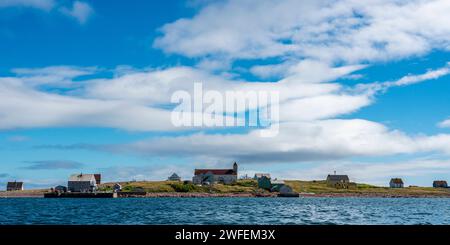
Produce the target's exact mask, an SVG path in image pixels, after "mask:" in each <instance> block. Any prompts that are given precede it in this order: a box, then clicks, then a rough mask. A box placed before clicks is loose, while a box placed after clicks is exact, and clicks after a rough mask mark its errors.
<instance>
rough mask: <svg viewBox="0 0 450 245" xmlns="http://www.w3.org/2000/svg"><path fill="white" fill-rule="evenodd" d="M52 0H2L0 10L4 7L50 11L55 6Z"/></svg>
mask: <svg viewBox="0 0 450 245" xmlns="http://www.w3.org/2000/svg"><path fill="white" fill-rule="evenodd" d="M55 4H56V3H55V1H54V0H2V1H0V8H2V7H3V8H5V7H31V8H37V9H42V10H45V11H50V10H51V9H53V7H54V6H55Z"/></svg>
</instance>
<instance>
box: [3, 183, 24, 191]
mask: <svg viewBox="0 0 450 245" xmlns="http://www.w3.org/2000/svg"><path fill="white" fill-rule="evenodd" d="M6 191H23V182H17V181H14V182H8V183H7V184H6Z"/></svg>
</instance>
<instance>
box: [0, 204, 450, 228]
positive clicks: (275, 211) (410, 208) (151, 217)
mask: <svg viewBox="0 0 450 245" xmlns="http://www.w3.org/2000/svg"><path fill="white" fill-rule="evenodd" d="M0 212H1V213H0V224H450V199H448V198H442V199H439V198H436V199H433V198H430V199H427V198H410V199H407V198H405V199H402V198H397V199H388V198H142V199H140V198H136V199H131V198H130V199H43V198H11V199H0Z"/></svg>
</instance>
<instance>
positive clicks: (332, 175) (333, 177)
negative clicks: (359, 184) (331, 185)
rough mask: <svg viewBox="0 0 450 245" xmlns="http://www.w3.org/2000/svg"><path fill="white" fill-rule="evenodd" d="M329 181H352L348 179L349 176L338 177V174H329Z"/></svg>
mask: <svg viewBox="0 0 450 245" xmlns="http://www.w3.org/2000/svg"><path fill="white" fill-rule="evenodd" d="M327 180H330V181H342V180H345V181H349V180H350V179H349V178H348V175H336V174H329V175H328V177H327Z"/></svg>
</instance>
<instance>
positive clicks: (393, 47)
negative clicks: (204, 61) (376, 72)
mask: <svg viewBox="0 0 450 245" xmlns="http://www.w3.org/2000/svg"><path fill="white" fill-rule="evenodd" d="M449 11H450V2H449V1H446V0H434V1H421V0H415V1H414V0H413V1H407V2H406V1H388V0H371V1H369V3H368V2H361V1H354V0H341V1H337V2H333V3H332V4H331V3H330V2H329V1H320V0H319V1H318V0H314V1H296V0H286V1H275V0H261V1H258V3H257V4H255V1H252V0H242V1H220V2H213V3H210V2H208V3H207V4H206V5H205V6H204V7H203V8H202V9H201V11H199V13H198V14H197V15H195V16H194V17H192V18H184V19H179V20H177V21H175V22H173V23H170V24H166V25H164V26H163V27H162V28H161V32H162V36H161V37H160V38H158V39H156V40H155V42H154V46H155V47H158V48H162V49H163V50H164V51H166V52H169V53H178V54H182V55H185V56H188V57H203V56H217V57H228V58H233V59H242V58H244V59H248V58H250V59H258V58H268V57H281V56H283V57H286V56H290V57H295V58H313V59H319V60H322V61H328V62H335V61H344V62H348V63H358V62H361V61H374V60H390V59H399V58H403V57H408V56H411V55H421V54H424V53H426V52H428V51H430V50H432V49H436V48H437V49H447V48H448V47H449V45H450V27H449V26H448V25H444V24H438V23H448V22H450V16H449V15H448V14H447V13H448V12H449Z"/></svg>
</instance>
